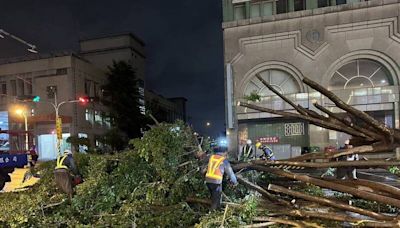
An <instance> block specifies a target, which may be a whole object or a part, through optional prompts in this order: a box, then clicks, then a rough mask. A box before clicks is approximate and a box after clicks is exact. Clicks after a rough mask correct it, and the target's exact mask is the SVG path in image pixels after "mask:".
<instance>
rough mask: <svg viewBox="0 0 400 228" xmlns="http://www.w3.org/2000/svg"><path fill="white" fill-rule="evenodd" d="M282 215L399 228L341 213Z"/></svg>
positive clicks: (298, 211)
mask: <svg viewBox="0 0 400 228" xmlns="http://www.w3.org/2000/svg"><path fill="white" fill-rule="evenodd" d="M279 214H281V215H289V216H293V217H301V218H319V219H325V220H333V221H340V222H350V223H356V224H358V226H363V227H398V226H397V224H396V223H394V222H392V221H372V220H360V219H357V218H354V217H351V216H349V215H346V214H340V213H332V212H317V211H305V210H291V211H285V210H283V211H281V212H279ZM253 221H254V222H264V221H268V220H266V219H265V218H264V217H255V218H253Z"/></svg>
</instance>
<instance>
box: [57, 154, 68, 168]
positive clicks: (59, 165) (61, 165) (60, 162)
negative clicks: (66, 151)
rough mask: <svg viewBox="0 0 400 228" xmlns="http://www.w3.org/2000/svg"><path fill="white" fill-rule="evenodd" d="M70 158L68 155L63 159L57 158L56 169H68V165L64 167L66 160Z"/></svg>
mask: <svg viewBox="0 0 400 228" xmlns="http://www.w3.org/2000/svg"><path fill="white" fill-rule="evenodd" d="M67 157H68V155H64V156H63V157H62V158H61V157H60V156H58V157H57V165H56V169H68V167H67V166H66V165H63V163H64V160H65V159H66V158H67Z"/></svg>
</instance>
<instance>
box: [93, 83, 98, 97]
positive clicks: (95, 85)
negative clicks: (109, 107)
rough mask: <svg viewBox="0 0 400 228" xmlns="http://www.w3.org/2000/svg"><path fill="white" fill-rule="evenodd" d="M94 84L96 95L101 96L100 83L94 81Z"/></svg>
mask: <svg viewBox="0 0 400 228" xmlns="http://www.w3.org/2000/svg"><path fill="white" fill-rule="evenodd" d="M93 86H94V88H93V92H94V97H99V83H97V82H94V83H93Z"/></svg>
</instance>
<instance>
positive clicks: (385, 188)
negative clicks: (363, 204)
mask: <svg viewBox="0 0 400 228" xmlns="http://www.w3.org/2000/svg"><path fill="white" fill-rule="evenodd" d="M326 180H327V179H326ZM330 181H331V182H335V183H338V184H343V185H347V186H351V185H352V186H354V185H360V186H365V187H368V188H371V189H373V190H377V191H381V192H384V193H388V194H390V195H392V196H393V197H396V198H397V199H400V189H398V188H396V187H393V186H391V185H387V184H384V183H378V182H374V181H370V180H365V179H358V180H355V181H353V180H337V179H333V180H330Z"/></svg>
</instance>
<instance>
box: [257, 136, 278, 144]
mask: <svg viewBox="0 0 400 228" xmlns="http://www.w3.org/2000/svg"><path fill="white" fill-rule="evenodd" d="M258 141H259V142H260V143H263V144H269V143H279V137H278V136H266V137H261V138H258Z"/></svg>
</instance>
